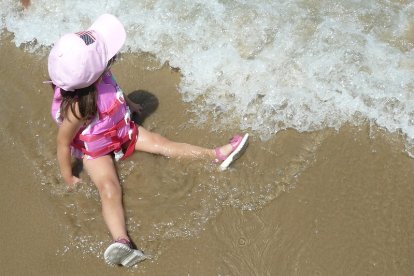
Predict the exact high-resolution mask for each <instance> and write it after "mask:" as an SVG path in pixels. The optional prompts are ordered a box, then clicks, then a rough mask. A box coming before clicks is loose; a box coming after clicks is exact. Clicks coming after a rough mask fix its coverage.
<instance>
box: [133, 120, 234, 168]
mask: <svg viewBox="0 0 414 276" xmlns="http://www.w3.org/2000/svg"><path fill="white" fill-rule="evenodd" d="M138 130H139V134H138V141H137V143H136V144H135V150H138V151H144V152H149V153H154V154H160V155H164V156H167V157H175V158H193V159H202V158H208V159H210V160H214V158H215V157H216V153H215V151H214V149H207V148H203V147H199V146H194V145H190V144H186V143H178V142H174V141H171V140H168V139H167V138H165V137H163V136H161V135H160V134H158V133H154V132H150V131H148V130H146V129H144V128H143V127H141V126H139V127H138ZM220 150H221V152H222V153H223V154H228V153H230V152H231V150H232V147H231V145H230V144H227V145H224V146H222V147H221V148H220Z"/></svg>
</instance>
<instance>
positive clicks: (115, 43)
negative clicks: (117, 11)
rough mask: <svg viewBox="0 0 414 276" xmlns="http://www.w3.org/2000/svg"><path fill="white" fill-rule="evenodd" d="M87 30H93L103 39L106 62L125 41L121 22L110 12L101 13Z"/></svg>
mask: <svg viewBox="0 0 414 276" xmlns="http://www.w3.org/2000/svg"><path fill="white" fill-rule="evenodd" d="M89 30H94V31H96V32H97V33H99V35H100V36H101V37H102V39H103V40H104V41H105V46H106V50H107V59H108V60H107V62H108V61H109V60H110V59H111V58H112V57H113V56H115V55H116V53H118V52H119V50H121V48H122V46H123V45H124V43H125V39H126V32H125V28H124V26H123V25H122V23H121V22H120V21H119V20H118V18H116V17H115V16H113V15H111V14H103V15H101V16H99V18H98V19H97V20H96V21H95V22H94V23H93V24H92V26H91V27H90V28H89Z"/></svg>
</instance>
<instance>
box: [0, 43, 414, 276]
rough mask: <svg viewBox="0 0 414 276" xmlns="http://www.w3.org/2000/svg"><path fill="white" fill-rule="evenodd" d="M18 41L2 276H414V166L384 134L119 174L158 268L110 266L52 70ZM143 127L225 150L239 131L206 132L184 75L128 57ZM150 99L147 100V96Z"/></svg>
mask: <svg viewBox="0 0 414 276" xmlns="http://www.w3.org/2000/svg"><path fill="white" fill-rule="evenodd" d="M10 39H11V37H7V36H6V37H5V38H3V39H2V41H1V43H0V59H1V69H0V72H1V77H0V78H1V84H2V86H1V93H2V95H3V100H2V101H1V103H0V112H1V117H2V119H1V122H0V130H1V131H0V133H1V138H2V139H1V148H2V154H1V157H0V160H1V175H2V178H1V179H2V180H1V183H2V185H1V200H0V202H1V203H0V204H1V210H2V211H1V221H2V223H1V226H0V233H1V236H2V239H3V241H2V244H3V247H2V250H1V253H0V274H1V275H130V274H138V275H413V274H414V261H413V260H414V249H413V248H414V247H413V244H414V231H413V230H414V186H413V183H412V179H414V170H413V168H414V161H413V159H411V158H410V157H408V155H407V154H406V153H405V152H404V141H403V137H400V136H398V135H397V134H390V133H387V132H386V131H383V130H381V129H377V128H375V127H369V126H368V125H364V124H362V125H361V126H345V127H343V128H341V129H340V130H339V131H335V130H332V129H326V130H322V131H319V132H310V133H298V132H296V131H294V130H286V131H281V132H279V133H278V134H277V135H275V136H274V137H273V138H272V139H270V140H268V141H261V140H260V139H258V138H257V137H255V133H254V132H253V133H251V135H252V138H251V141H250V146H249V148H248V150H247V152H246V154H245V155H244V156H243V157H242V158H241V159H240V160H238V161H237V162H236V163H235V164H234V166H233V167H232V168H231V170H229V171H227V172H218V171H217V170H216V168H215V167H214V165H212V164H205V163H203V162H198V161H197V162H191V161H187V160H169V159H166V158H162V157H158V156H152V155H149V154H143V153H138V154H135V155H134V156H133V157H132V158H130V159H128V160H127V161H125V162H123V163H120V164H119V172H120V179H121V182H122V185H123V189H124V194H125V201H124V204H125V209H126V215H127V220H128V227H129V231H130V235H131V237H132V238H133V239H134V242H135V243H136V244H137V245H138V246H139V247H140V248H142V249H143V250H144V252H145V253H146V254H148V255H149V256H150V259H149V260H147V261H145V262H143V263H141V264H139V266H137V267H134V268H131V269H125V268H118V267H116V268H114V267H109V266H107V265H106V264H105V263H104V261H103V259H102V252H103V250H104V249H105V247H106V246H107V245H108V244H109V242H110V237H109V234H108V232H107V230H106V228H105V226H104V223H103V220H102V218H101V215H100V204H99V197H98V196H97V191H96V189H95V187H94V186H93V184H92V183H91V182H90V180H89V179H88V176H87V175H85V174H84V173H81V177H82V179H83V181H84V183H83V184H82V185H81V187H79V188H78V189H77V190H76V191H73V192H67V191H66V187H65V184H64V183H63V181H62V179H61V177H60V175H59V170H58V165H57V161H56V157H55V150H56V145H55V136H56V126H55V125H54V123H53V121H52V119H51V118H50V115H49V108H50V101H51V98H52V92H51V89H50V87H48V86H47V85H45V84H42V81H44V80H47V79H48V77H47V69H46V59H45V58H39V55H35V54H30V53H27V52H26V51H24V49H23V47H22V48H16V47H15V45H14V44H12V43H11V42H10ZM113 71H114V73H115V75H116V76H117V80H118V82H119V83H120V84H121V86H122V88H123V89H124V91H125V92H126V93H127V94H131V97H132V98H134V97H135V98H136V99H137V100H142V101H144V104H146V106H147V108H148V113H149V114H148V117H147V118H146V119H145V121H144V122H143V126H144V127H146V128H148V129H150V130H152V131H156V132H159V133H161V134H163V135H165V136H167V137H169V138H171V139H173V140H178V141H183V142H188V143H195V144H200V145H205V146H209V147H214V146H215V145H217V144H220V143H222V142H224V141H226V140H227V139H228V138H229V137H231V135H232V134H233V133H235V132H237V131H239V130H238V128H237V126H235V127H234V129H225V130H223V129H218V130H215V131H212V129H214V128H215V122H213V121H208V122H206V123H205V124H202V125H198V124H194V123H192V119H193V114H192V113H191V112H189V110H190V104H189V103H185V102H184V101H183V100H182V98H181V95H180V94H179V92H178V91H177V85H178V82H179V80H180V72H179V70H173V69H171V68H170V67H168V66H167V65H165V66H159V65H158V64H157V63H156V62H155V61H153V60H152V59H151V57H149V56H146V55H137V54H125V55H124V56H123V58H122V60H121V62H120V63H118V64H116V65H115V67H114V70H113ZM143 95H145V97H141V96H143Z"/></svg>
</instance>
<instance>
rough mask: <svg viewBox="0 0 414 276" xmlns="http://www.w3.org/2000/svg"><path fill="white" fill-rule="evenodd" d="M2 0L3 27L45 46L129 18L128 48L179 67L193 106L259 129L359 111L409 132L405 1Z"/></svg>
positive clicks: (329, 120)
mask: <svg viewBox="0 0 414 276" xmlns="http://www.w3.org/2000/svg"><path fill="white" fill-rule="evenodd" d="M1 5H2V7H1V13H2V16H1V18H2V19H1V27H2V28H4V29H7V30H8V31H10V32H12V33H14V41H15V43H16V45H17V46H18V45H20V44H21V43H26V42H31V41H36V42H37V44H36V45H45V46H49V45H51V44H52V43H53V42H54V41H55V40H56V39H57V38H58V37H59V36H60V35H62V34H64V33H66V32H70V31H78V30H81V29H85V28H87V27H88V26H89V25H90V24H91V23H92V21H93V20H94V19H95V18H97V17H98V16H99V15H100V14H101V13H104V12H111V13H113V14H115V15H116V16H118V17H119V18H120V20H121V21H122V22H123V23H124V24H125V27H126V29H127V33H128V40H127V44H126V48H125V49H127V50H130V51H133V52H150V53H152V54H154V55H155V56H156V57H157V58H159V60H160V61H161V62H169V64H170V65H171V66H173V67H178V68H180V70H181V73H182V75H183V78H182V82H181V84H180V91H181V92H182V94H183V98H184V99H185V100H187V101H190V102H193V103H194V109H195V110H196V111H197V112H199V113H200V114H206V113H207V114H211V115H212V116H215V117H216V119H217V120H220V121H219V122H221V123H222V124H223V125H229V124H232V123H233V124H234V122H236V123H237V124H238V126H239V128H242V129H252V130H253V131H255V132H257V133H259V134H260V135H261V136H262V138H264V139H266V138H268V137H269V136H270V135H272V134H273V133H276V132H277V131H279V130H281V129H286V128H294V129H297V130H299V131H312V130H317V129H321V128H325V127H335V128H339V127H340V126H342V125H343V124H344V123H345V122H351V123H352V122H354V123H355V122H356V120H357V119H358V120H360V119H361V118H362V119H364V120H368V121H370V122H375V123H376V124H378V125H379V126H380V127H383V128H385V129H387V130H389V131H391V132H395V131H400V132H402V133H403V134H404V135H406V136H407V140H412V139H414V130H413V126H414V96H413V95H414V93H413V89H414V83H413V82H414V78H413V77H412V76H413V69H414V59H413V57H414V51H413V45H412V41H410V39H409V37H408V35H409V34H408V33H409V29H410V28H413V26H414V24H413V22H414V20H413V19H412V18H414V17H413V15H414V3H409V1H385V0H381V1H375V2H374V1H365V2H362V1H348V0H341V1H329V0H319V1H299V0H290V1H271V0H269V1H253V0H252V1H241V0H240V1H214V0H212V1H195V0H194V1H173V0H170V1H168V0H164V1H156V0H152V1H139V3H136V1H133V0H120V1H100V2H99V3H95V2H84V1H80V0H76V1H70V3H68V1H62V0H58V1H46V0H38V1H32V6H31V7H30V8H29V9H28V10H27V11H24V12H22V11H21V10H19V8H18V1H14V0H13V1H12V0H8V1H4V0H3V2H2V4H1ZM32 49H36V46H33V48H32ZM206 111H208V112H206ZM236 128H237V127H236Z"/></svg>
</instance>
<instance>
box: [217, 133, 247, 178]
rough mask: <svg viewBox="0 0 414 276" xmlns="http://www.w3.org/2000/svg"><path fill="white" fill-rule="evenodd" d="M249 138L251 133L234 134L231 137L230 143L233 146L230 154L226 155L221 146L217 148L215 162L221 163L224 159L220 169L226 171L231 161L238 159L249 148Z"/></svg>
mask: <svg viewBox="0 0 414 276" xmlns="http://www.w3.org/2000/svg"><path fill="white" fill-rule="evenodd" d="M248 139H249V134H248V133H246V134H245V135H244V136H241V135H234V136H233V137H232V138H231V139H230V145H231V147H232V151H231V152H230V153H229V154H228V155H224V154H222V153H221V151H220V147H218V148H216V149H215V152H216V159H215V160H214V162H215V163H219V162H221V161H223V162H222V163H221V165H220V169H221V170H222V171H224V170H225V169H227V168H228V167H229V166H230V164H231V163H233V162H234V161H235V160H237V159H238V158H239V157H240V156H241V155H242V154H243V152H244V150H245V149H246V148H247V141H248Z"/></svg>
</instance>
